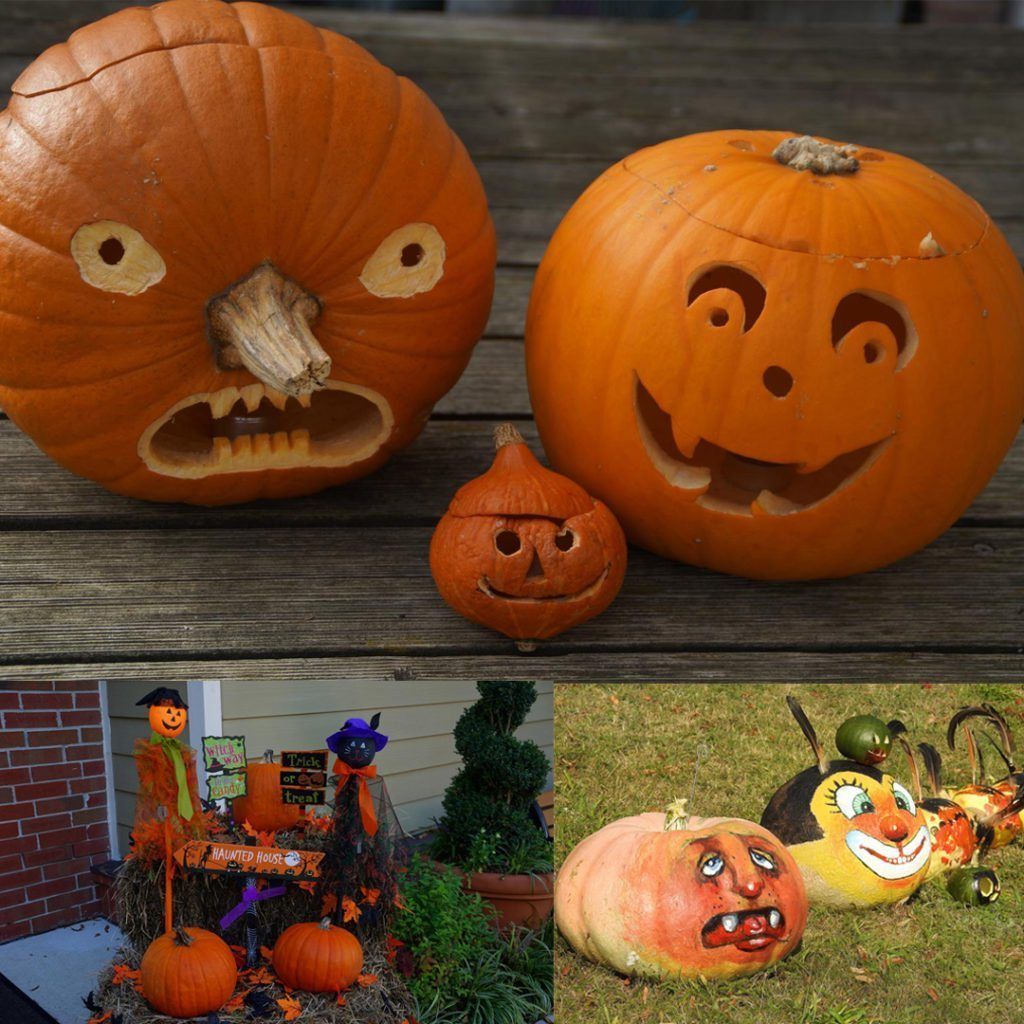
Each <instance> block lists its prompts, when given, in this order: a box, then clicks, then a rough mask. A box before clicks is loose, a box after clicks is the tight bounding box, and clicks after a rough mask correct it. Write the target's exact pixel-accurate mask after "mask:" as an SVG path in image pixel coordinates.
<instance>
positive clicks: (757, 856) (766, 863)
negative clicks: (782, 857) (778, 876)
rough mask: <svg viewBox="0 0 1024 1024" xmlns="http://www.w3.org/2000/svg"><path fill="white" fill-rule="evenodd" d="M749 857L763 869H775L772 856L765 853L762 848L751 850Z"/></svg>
mask: <svg viewBox="0 0 1024 1024" xmlns="http://www.w3.org/2000/svg"><path fill="white" fill-rule="evenodd" d="M750 859H751V860H752V861H753V862H754V864H755V865H756V866H757V867H759V868H763V869H764V870H765V871H774V870H775V860H774V858H772V857H771V856H769V854H767V853H765V852H764V850H751V851H750Z"/></svg>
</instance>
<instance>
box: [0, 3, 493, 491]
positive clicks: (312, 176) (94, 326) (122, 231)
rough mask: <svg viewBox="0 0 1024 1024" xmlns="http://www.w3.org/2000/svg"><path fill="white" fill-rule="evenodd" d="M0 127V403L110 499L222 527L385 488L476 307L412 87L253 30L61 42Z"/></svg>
mask: <svg viewBox="0 0 1024 1024" xmlns="http://www.w3.org/2000/svg"><path fill="white" fill-rule="evenodd" d="M12 92H13V94H14V95H13V98H12V100H11V103H10V105H9V107H8V109H7V111H6V112H5V113H3V114H0V335H2V337H3V352H2V354H0V403H2V405H3V408H4V410H5V412H7V413H9V415H10V417H11V419H13V420H14V421H15V422H16V423H17V424H18V425H19V426H20V427H21V428H22V429H23V430H24V431H25V432H26V433H28V434H29V435H30V436H31V437H32V439H33V440H34V441H35V442H36V443H37V444H38V445H39V447H40V448H42V449H43V451H45V452H46V453H47V454H49V455H51V456H52V457H53V458H54V459H56V460H57V461H58V462H60V463H61V464H62V465H64V466H66V467H67V468H69V469H71V470H73V471H75V472H77V473H80V474H82V475H84V476H87V477H91V478H92V479H94V480H97V481H99V482H100V483H102V484H104V485H105V486H107V487H109V488H111V489H112V490H115V491H118V492H120V493H124V494H130V495H134V496H137V497H143V498H150V499H154V500H175V501H188V502H195V503H200V504H210V505H216V504H223V503H227V502H238V501H247V500H250V499H253V498H260V497H281V496H285V495H294V494H302V493H309V492H312V491H315V490H317V489H319V488H322V487H325V486H327V485H330V484H336V483H343V482H345V481H347V480H351V479H353V478H355V477H358V476H362V475H364V474H366V473H368V472H370V471H371V470H373V469H376V468H377V467H378V466H380V465H381V464H382V463H383V462H384V461H385V460H386V459H387V458H388V457H389V456H390V455H391V454H392V453H393V452H395V451H396V450H398V449H401V448H403V447H404V446H406V445H407V444H409V442H410V441H411V440H412V439H413V438H414V437H415V436H416V435H417V434H418V433H419V431H420V430H421V428H422V427H423V424H424V422H425V421H426V419H427V416H428V414H429V412H430V409H431V407H432V405H433V404H434V403H435V402H436V401H437V400H438V398H440V397H441V396H442V395H443V394H444V393H445V392H446V391H447V390H448V389H449V388H450V387H451V386H452V385H453V384H454V383H455V381H456V379H457V378H458V376H459V374H460V373H461V372H462V370H463V368H464V367H465V365H466V362H467V360H468V359H469V355H470V352H471V349H472V346H473V344H474V343H475V341H476V340H477V338H478V337H479V336H480V334H481V332H482V330H483V326H484V323H485V321H486V318H487V313H488V310H489V307H490V300H491V291H492V285H493V268H494V259H495V241H494V231H493V228H492V225H491V221H490V217H489V215H488V212H487V204H486V200H485V197H484V193H483V189H482V187H481V185H480V181H479V178H478V176H477V174H476V171H475V169H474V168H473V165H472V163H471V162H470V160H469V158H468V156H467V154H466V152H465V150H464V148H463V147H462V145H461V143H460V142H459V140H458V139H457V138H456V137H455V136H454V135H453V134H452V132H451V130H450V129H449V128H448V126H447V125H446V124H445V122H444V119H443V118H442V117H441V114H440V113H439V112H438V110H437V109H436V108H435V107H434V105H433V104H432V103H431V102H430V101H429V99H427V97H426V96H425V95H424V94H423V93H422V92H421V91H420V90H419V89H417V88H416V86H415V85H413V84H412V83H411V82H409V81H408V80H406V79H404V78H399V77H398V76H396V75H395V74H394V73H393V72H391V71H390V70H388V69H387V68H385V67H384V66H383V65H381V64H379V63H378V62H377V61H376V60H374V59H373V57H371V56H370V54H368V53H367V52H366V51H365V50H363V49H361V48H360V47H359V46H357V45H355V44H354V43H352V42H351V41H349V40H348V39H345V38H343V37H341V36H338V35H336V34H334V33H332V32H329V31H326V30H321V29H317V28H315V27H314V26H312V25H310V24H309V23H307V22H306V21H303V20H302V19H299V18H296V17H294V16H292V15H289V14H285V13H283V12H281V11H278V10H275V9H274V8H273V7H270V6H266V5H261V4H244V3H243V4H237V5H229V4H224V3H216V2H209V3H207V2H203V3H200V2H196V0H174V2H172V3H163V4H158V5H156V6H153V7H145V8H132V9H129V10H124V11H120V12H118V13H117V14H114V15H112V16H110V17H109V18H105V19H103V20H102V21H99V22H96V23H95V24H93V25H90V26H88V27H86V28H83V29H81V30H79V31H78V32H76V33H75V34H74V35H73V36H72V37H71V39H70V40H69V41H68V42H67V43H66V44H62V45H60V46H56V47H53V48H52V49H50V50H48V51H47V52H46V53H45V54H43V56H41V57H40V58H39V59H38V60H37V61H36V62H35V63H34V64H32V65H31V66H30V67H29V68H28V69H27V70H26V71H25V72H24V73H23V74H22V75H21V76H20V78H18V80H17V81H16V82H15V83H14V86H13V87H12Z"/></svg>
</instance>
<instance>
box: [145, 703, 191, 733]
mask: <svg viewBox="0 0 1024 1024" xmlns="http://www.w3.org/2000/svg"><path fill="white" fill-rule="evenodd" d="M187 724H188V709H187V708H185V707H183V706H182V707H179V706H177V705H175V704H174V702H173V701H171V700H162V701H161V702H160V703H159V704H151V705H150V708H149V727H150V728H151V729H152V730H153V732H155V733H156V734H157V735H159V736H168V737H170V738H171V739H173V738H174V737H176V736H180V735H181V734H182V733H183V732H184V731H185V726H186V725H187Z"/></svg>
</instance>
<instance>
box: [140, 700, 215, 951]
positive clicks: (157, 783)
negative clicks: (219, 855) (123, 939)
mask: <svg viewBox="0 0 1024 1024" xmlns="http://www.w3.org/2000/svg"><path fill="white" fill-rule="evenodd" d="M136 706H138V707H148V708H149V725H150V728H151V730H152V732H151V733H150V737H149V739H148V740H142V739H140V740H136V741H135V750H134V757H135V769H136V771H137V772H138V775H139V796H138V801H137V803H136V808H135V827H134V829H133V830H132V856H135V857H140V858H141V859H143V860H146V861H149V862H154V861H158V860H163V861H164V927H165V930H166V931H171V929H172V926H173V921H172V912H171V875H172V873H173V869H174V860H173V854H174V851H175V849H177V848H178V847H179V846H181V845H182V844H183V843H185V842H187V841H188V840H190V839H200V838H203V837H204V836H205V835H206V829H205V826H204V823H203V818H202V805H201V804H200V801H199V789H198V782H197V778H196V756H195V751H193V750H192V749H191V748H190V747H188V746H186V745H185V744H183V743H182V742H181V741H180V740H179V739H178V737H179V736H180V735H181V734H182V732H184V730H185V726H186V724H187V722H188V705H187V704H186V703H185V702H184V701H183V700H182V699H181V694H180V693H178V691H177V690H172V689H170V688H168V687H166V686H158V687H157V688H156V689H155V690H151V691H150V692H149V693H147V694H146V696H145V697H143V698H142V699H141V700H140V701H137V702H136Z"/></svg>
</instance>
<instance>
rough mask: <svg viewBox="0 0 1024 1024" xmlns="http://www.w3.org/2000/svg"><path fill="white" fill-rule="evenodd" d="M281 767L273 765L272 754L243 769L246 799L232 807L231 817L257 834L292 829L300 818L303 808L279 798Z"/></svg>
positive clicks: (267, 753)
mask: <svg viewBox="0 0 1024 1024" xmlns="http://www.w3.org/2000/svg"><path fill="white" fill-rule="evenodd" d="M281 770H282V769H281V766H280V765H279V764H276V763H275V762H274V752H273V751H272V750H268V751H266V752H265V753H264V754H263V761H262V762H260V761H250V762H249V763H248V764H247V765H246V766H245V796H240V797H238V798H237V799H236V800H234V801H233V802H232V804H231V816H232V817H233V818H234V819H235V821H237V822H243V821H247V822H249V824H250V825H251V826H252V827H253V828H254V829H256V830H257V831H259V832H277V831H278V830H279V829H290V828H295V827H296V826H297V825H298V824H299V822H300V821H301V820H302V818H303V810H302V807H301V806H299V805H297V804H286V803H284V802H283V799H282V796H281Z"/></svg>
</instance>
